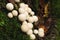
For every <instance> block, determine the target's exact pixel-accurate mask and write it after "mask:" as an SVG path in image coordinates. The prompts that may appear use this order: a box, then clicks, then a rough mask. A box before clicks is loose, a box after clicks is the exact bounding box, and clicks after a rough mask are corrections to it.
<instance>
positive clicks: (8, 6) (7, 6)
mask: <svg viewBox="0 0 60 40" xmlns="http://www.w3.org/2000/svg"><path fill="white" fill-rule="evenodd" d="M6 8H7V9H8V10H10V11H11V10H13V9H14V6H13V4H12V3H7V5H6Z"/></svg>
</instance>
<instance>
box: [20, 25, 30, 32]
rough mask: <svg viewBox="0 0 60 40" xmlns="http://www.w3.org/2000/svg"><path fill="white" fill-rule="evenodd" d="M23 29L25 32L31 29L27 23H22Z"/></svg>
mask: <svg viewBox="0 0 60 40" xmlns="http://www.w3.org/2000/svg"><path fill="white" fill-rule="evenodd" d="M21 30H22V31H23V32H27V31H28V30H29V28H28V26H27V25H22V26H21Z"/></svg>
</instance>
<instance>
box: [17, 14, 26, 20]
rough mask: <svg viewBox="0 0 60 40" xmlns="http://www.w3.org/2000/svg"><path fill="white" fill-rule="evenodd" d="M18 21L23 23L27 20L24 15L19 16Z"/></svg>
mask: <svg viewBox="0 0 60 40" xmlns="http://www.w3.org/2000/svg"><path fill="white" fill-rule="evenodd" d="M18 19H19V20H20V21H25V20H26V19H27V17H26V15H25V14H20V15H19V16H18Z"/></svg>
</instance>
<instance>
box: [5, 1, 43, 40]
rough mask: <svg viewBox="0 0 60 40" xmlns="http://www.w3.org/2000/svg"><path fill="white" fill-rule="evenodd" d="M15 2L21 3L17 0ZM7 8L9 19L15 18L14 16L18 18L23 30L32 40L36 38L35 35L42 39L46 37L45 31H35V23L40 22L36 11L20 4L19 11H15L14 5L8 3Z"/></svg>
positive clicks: (41, 29)
mask: <svg viewBox="0 0 60 40" xmlns="http://www.w3.org/2000/svg"><path fill="white" fill-rule="evenodd" d="M15 2H20V0H15ZM6 8H7V9H8V10H9V11H12V12H9V13H8V17H9V18H13V16H18V19H19V21H21V22H22V25H21V30H22V31H23V32H25V33H26V34H27V35H29V36H30V38H31V39H32V40H34V39H35V38H36V36H35V35H34V34H38V35H39V36H40V37H44V29H43V28H39V29H38V30H37V29H34V30H33V26H34V25H33V23H34V22H37V21H38V17H37V16H35V13H34V11H32V9H31V8H30V7H29V6H28V5H27V4H25V3H19V9H18V11H17V10H14V5H13V4H12V3H7V5H6Z"/></svg>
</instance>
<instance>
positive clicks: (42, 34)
mask: <svg viewBox="0 0 60 40" xmlns="http://www.w3.org/2000/svg"><path fill="white" fill-rule="evenodd" d="M38 35H39V36H40V37H44V29H43V28H39V32H38Z"/></svg>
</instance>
